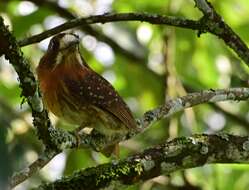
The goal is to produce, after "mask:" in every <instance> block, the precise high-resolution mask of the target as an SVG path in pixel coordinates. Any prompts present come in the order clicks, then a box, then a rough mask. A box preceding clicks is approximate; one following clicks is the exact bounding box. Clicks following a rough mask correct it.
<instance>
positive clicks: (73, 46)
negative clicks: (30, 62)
mask: <svg viewBox="0 0 249 190" xmlns="http://www.w3.org/2000/svg"><path fill="white" fill-rule="evenodd" d="M79 43H80V39H79V37H78V36H77V35H76V34H73V33H60V34H58V35H55V36H54V37H53V38H52V39H51V40H50V43H49V45H48V49H47V52H46V53H45V55H44V56H43V57H42V59H41V61H40V63H39V66H40V67H42V68H47V69H54V68H55V67H57V66H59V65H60V66H62V65H72V64H81V65H85V63H83V62H84V61H83V59H82V58H81V56H80V51H79Z"/></svg>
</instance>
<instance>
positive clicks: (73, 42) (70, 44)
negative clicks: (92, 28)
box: [47, 33, 80, 54]
mask: <svg viewBox="0 0 249 190" xmlns="http://www.w3.org/2000/svg"><path fill="white" fill-rule="evenodd" d="M79 42H80V41H79V36H77V35H76V34H73V33H60V34H58V35H56V36H54V37H53V38H52V39H51V40H50V43H49V45H48V50H47V51H48V52H53V53H62V54H66V53H69V52H72V51H76V50H78V47H79Z"/></svg>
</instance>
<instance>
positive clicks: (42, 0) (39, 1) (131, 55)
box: [29, 0, 146, 64]
mask: <svg viewBox="0 0 249 190" xmlns="http://www.w3.org/2000/svg"><path fill="white" fill-rule="evenodd" d="M29 1H31V2H33V3H35V4H36V5H38V6H45V7H48V8H49V9H51V10H53V11H55V12H56V13H57V14H59V15H60V16H61V17H64V18H67V19H76V18H77V16H76V15H74V14H73V13H71V12H70V11H69V10H67V9H65V8H63V7H60V6H59V5H58V4H57V2H51V1H46V0H29ZM81 30H82V31H84V32H86V33H88V34H90V35H92V36H94V37H95V38H97V39H98V40H100V41H103V42H106V43H107V44H109V45H110V46H111V47H112V48H113V50H114V51H116V52H117V53H119V54H122V55H123V56H124V57H126V58H128V59H130V60H132V61H138V62H140V63H143V64H145V62H146V59H145V58H144V56H141V55H139V54H136V52H134V51H133V52H131V51H129V50H127V49H125V48H123V47H121V46H120V45H119V44H118V43H117V42H116V41H114V40H113V39H112V38H109V37H108V36H106V35H104V34H102V33H101V32H99V31H97V30H95V29H94V28H93V27H91V26H90V25H84V26H81Z"/></svg>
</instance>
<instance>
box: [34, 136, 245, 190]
mask: <svg viewBox="0 0 249 190" xmlns="http://www.w3.org/2000/svg"><path fill="white" fill-rule="evenodd" d="M248 139H249V137H248V136H247V137H239V136H234V135H227V134H222V135H206V134H202V135H194V136H192V137H180V138H176V139H174V140H172V141H169V142H165V143H163V144H161V145H157V146H155V147H153V148H149V149H147V150H145V151H144V152H143V153H139V154H136V155H134V156H131V157H129V158H127V159H125V160H121V161H116V162H115V161H114V162H113V163H107V164H102V165H98V166H96V167H91V168H86V169H83V170H80V171H77V172H75V173H74V174H73V175H71V176H68V177H63V178H62V179H60V180H57V181H55V182H52V183H47V184H43V185H41V186H39V187H38V188H35V189H39V190H50V189H53V190H57V189H58V190H59V189H70V190H74V189H75V190H96V189H101V188H107V187H110V186H114V185H115V184H118V186H119V187H120V186H121V185H123V186H125V185H130V184H135V183H137V182H139V181H144V180H147V179H150V178H153V177H156V176H159V175H162V174H170V173H172V172H175V171H178V170H183V169H187V168H194V167H199V166H203V165H206V164H212V163H249V140H248Z"/></svg>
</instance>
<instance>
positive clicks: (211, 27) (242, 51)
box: [194, 0, 249, 66]
mask: <svg viewBox="0 0 249 190" xmlns="http://www.w3.org/2000/svg"><path fill="white" fill-rule="evenodd" d="M194 1H195V3H196V6H197V8H198V9H199V10H200V11H201V12H202V13H203V15H204V16H203V17H202V18H201V20H200V21H201V23H202V24H201V25H203V26H204V27H203V28H202V30H199V35H200V34H201V33H202V32H210V33H211V34H214V35H215V36H217V37H219V38H220V39H222V40H223V41H224V42H225V43H226V45H227V46H229V47H230V48H231V49H232V50H233V51H234V52H235V53H236V54H237V55H238V56H239V57H240V58H241V59H242V60H243V61H244V62H245V63H246V64H247V66H249V49H248V47H247V45H246V44H245V43H244V41H243V40H242V39H241V38H240V37H239V36H238V35H237V34H236V33H235V32H234V31H233V30H232V28H231V27H230V26H229V25H228V24H227V23H226V22H225V21H224V20H223V18H222V17H221V16H220V15H219V14H218V13H217V12H216V10H215V9H214V7H213V6H212V5H211V3H209V2H208V1H207V0H194Z"/></svg>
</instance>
